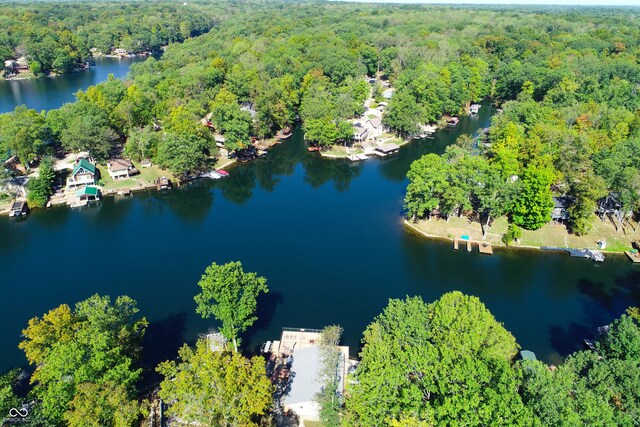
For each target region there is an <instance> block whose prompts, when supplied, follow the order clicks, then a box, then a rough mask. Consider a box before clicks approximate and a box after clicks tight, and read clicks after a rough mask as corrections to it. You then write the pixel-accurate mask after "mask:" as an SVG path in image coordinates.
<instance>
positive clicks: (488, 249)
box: [453, 238, 493, 255]
mask: <svg viewBox="0 0 640 427" xmlns="http://www.w3.org/2000/svg"><path fill="white" fill-rule="evenodd" d="M460 242H464V244H465V245H466V247H467V252H471V251H472V250H473V245H474V244H476V245H478V252H480V253H481V254H485V255H493V246H492V245H491V243H489V242H483V241H480V240H471V239H458V238H455V239H453V249H454V250H456V251H457V250H458V249H459V248H460Z"/></svg>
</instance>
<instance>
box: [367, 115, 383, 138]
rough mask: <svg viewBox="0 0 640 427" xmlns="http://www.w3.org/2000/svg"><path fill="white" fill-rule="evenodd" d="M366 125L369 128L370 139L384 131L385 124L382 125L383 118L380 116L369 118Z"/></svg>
mask: <svg viewBox="0 0 640 427" xmlns="http://www.w3.org/2000/svg"><path fill="white" fill-rule="evenodd" d="M364 125H365V127H366V128H367V129H368V130H369V135H368V138H369V139H372V138H377V137H379V136H381V135H382V134H383V133H384V126H383V125H382V119H381V118H380V117H375V118H373V119H369V120H367V121H366V122H365V123H364Z"/></svg>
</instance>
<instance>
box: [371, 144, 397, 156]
mask: <svg viewBox="0 0 640 427" xmlns="http://www.w3.org/2000/svg"><path fill="white" fill-rule="evenodd" d="M398 151H400V147H399V146H398V144H394V143H392V142H389V143H386V144H383V145H380V146H378V147H376V148H375V149H374V153H375V154H376V155H378V156H380V157H386V156H390V155H391V154H396V153H397V152H398Z"/></svg>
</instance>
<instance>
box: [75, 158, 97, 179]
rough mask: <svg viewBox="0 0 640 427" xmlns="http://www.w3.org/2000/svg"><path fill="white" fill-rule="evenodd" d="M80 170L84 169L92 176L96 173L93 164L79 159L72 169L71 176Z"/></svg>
mask: <svg viewBox="0 0 640 427" xmlns="http://www.w3.org/2000/svg"><path fill="white" fill-rule="evenodd" d="M80 169H85V170H87V171H89V172H91V173H92V174H95V173H96V167H95V165H94V164H93V163H91V162H90V161H89V160H87V159H80V161H79V162H78V163H77V164H76V166H75V167H74V168H73V172H72V173H71V176H74V175H75V174H77V173H78V171H79V170H80Z"/></svg>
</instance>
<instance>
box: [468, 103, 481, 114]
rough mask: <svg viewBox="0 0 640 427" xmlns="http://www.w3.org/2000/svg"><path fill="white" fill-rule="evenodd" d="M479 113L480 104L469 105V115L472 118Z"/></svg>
mask: <svg viewBox="0 0 640 427" xmlns="http://www.w3.org/2000/svg"><path fill="white" fill-rule="evenodd" d="M479 111H480V104H471V106H470V107H469V113H471V114H472V115H474V116H475V115H476V114H478V112H479Z"/></svg>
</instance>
